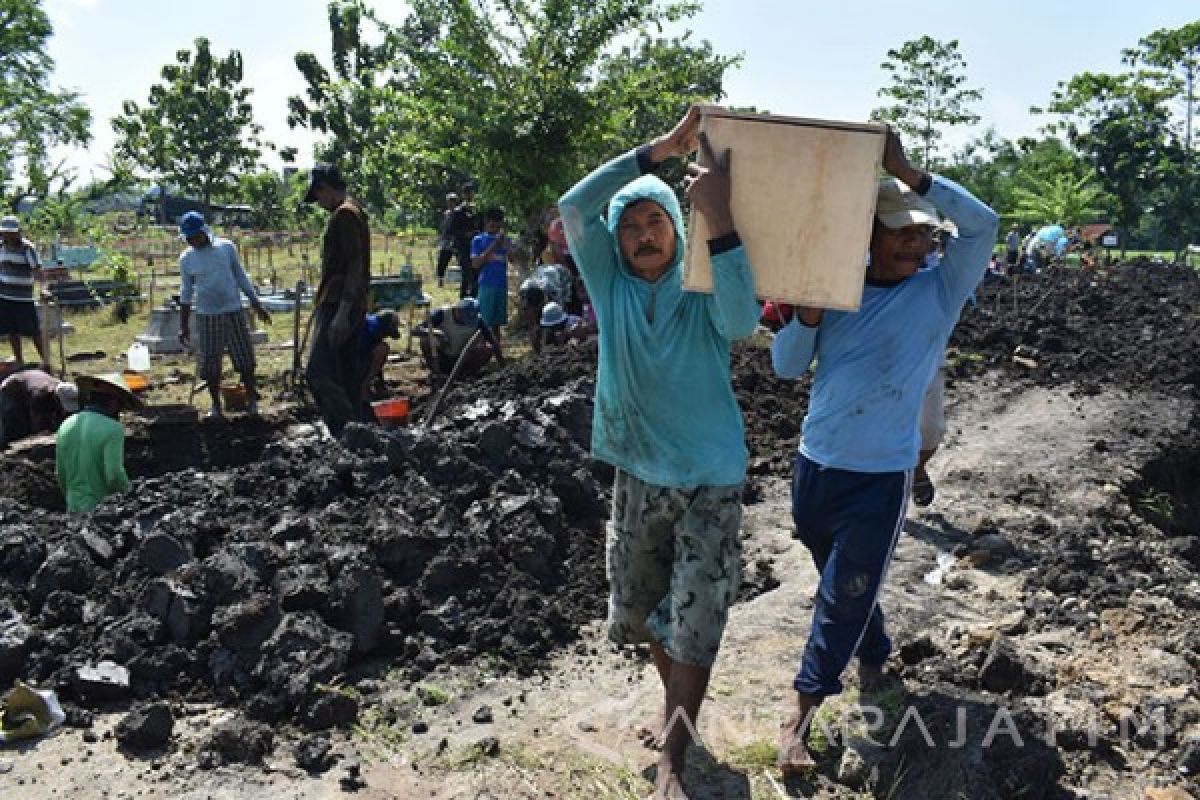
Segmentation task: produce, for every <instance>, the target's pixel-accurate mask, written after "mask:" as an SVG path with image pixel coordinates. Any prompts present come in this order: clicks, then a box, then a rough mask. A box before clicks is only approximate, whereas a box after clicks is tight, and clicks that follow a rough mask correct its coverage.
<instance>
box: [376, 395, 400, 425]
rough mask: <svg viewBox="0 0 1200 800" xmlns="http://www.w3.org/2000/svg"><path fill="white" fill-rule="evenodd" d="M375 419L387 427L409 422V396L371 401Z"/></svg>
mask: <svg viewBox="0 0 1200 800" xmlns="http://www.w3.org/2000/svg"><path fill="white" fill-rule="evenodd" d="M371 410H372V411H374V412H375V419H377V420H379V424H380V425H382V426H383V427H385V428H392V427H395V426H397V425H404V424H405V423H407V422H408V398H407V397H393V398H390V399H388V400H377V401H375V402H374V403H371Z"/></svg>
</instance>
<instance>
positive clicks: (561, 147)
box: [289, 0, 738, 219]
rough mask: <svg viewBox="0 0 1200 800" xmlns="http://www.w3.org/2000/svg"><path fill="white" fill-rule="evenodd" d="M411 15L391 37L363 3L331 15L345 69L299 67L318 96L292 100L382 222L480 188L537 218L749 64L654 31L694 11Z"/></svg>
mask: <svg viewBox="0 0 1200 800" xmlns="http://www.w3.org/2000/svg"><path fill="white" fill-rule="evenodd" d="M408 5H409V7H410V9H411V10H410V13H409V15H408V17H407V18H406V19H405V20H404V21H403V22H402V23H400V24H399V25H396V26H391V25H387V24H385V23H383V22H381V21H380V20H379V19H378V18H377V17H376V16H374V15H373V14H372V12H371V11H370V10H369V9H368V8H366V7H365V5H364V4H363V3H361V2H359V0H343V1H341V2H333V3H331V5H330V26H331V32H332V34H333V65H334V67H333V71H332V72H331V71H329V70H326V69H325V68H324V67H323V66H321V64H320V62H319V60H318V59H317V58H316V56H314V55H312V54H311V53H300V54H298V55H297V57H296V63H297V67H298V68H299V69H300V71H301V73H302V74H303V75H304V76H305V79H306V81H307V83H308V89H307V90H306V92H305V95H304V96H302V97H294V98H292V99H291V101H290V102H289V108H290V111H291V114H290V116H289V123H291V124H293V125H303V126H306V127H309V128H311V129H313V130H317V131H320V132H323V133H329V134H331V139H330V141H328V142H327V143H325V144H324V145H322V146H321V147H320V148H319V150H318V155H319V156H321V157H335V158H337V157H340V158H339V160H341V161H342V166H343V168H344V171H345V172H346V173H347V175H348V177H349V179H350V180H351V182H352V183H353V184H354V185H355V186H356V187H357V188H358V190H359V191H360V192H361V193H362V194H363V196H364V200H366V202H367V203H368V204H369V205H371V206H374V207H375V208H377V209H378V208H380V207H382V206H384V205H387V204H405V205H415V204H418V203H420V204H421V205H423V206H424V207H426V208H431V209H440V208H441V197H442V196H444V194H445V191H446V190H447V189H450V188H456V187H457V184H458V183H459V182H460V181H461V180H462V179H463V178H467V177H471V178H473V179H475V180H476V181H477V182H478V184H479V187H480V196H481V198H483V199H484V200H485V201H487V202H489V203H495V204H500V205H504V206H506V207H507V208H508V209H509V211H510V214H513V215H514V216H517V217H518V218H523V219H529V218H530V217H531V216H533V215H535V214H536V213H537V212H538V211H540V210H541V209H542V208H543V207H544V206H545V205H547V204H549V203H551V202H553V201H554V199H555V198H556V197H557V196H558V195H559V194H560V193H561V192H562V191H564V190H565V189H567V188H568V187H569V186H571V185H572V183H573V182H574V181H576V180H578V179H579V177H580V176H581V175H583V174H584V173H585V172H586V171H587V170H589V169H591V168H593V167H594V166H595V165H597V164H599V163H602V162H603V161H604V160H606V159H607V158H609V157H610V156H611V155H612V154H613V153H614V152H616V151H618V150H619V149H620V148H622V147H627V146H628V145H629V144H630V142H634V141H638V140H639V137H640V136H641V137H644V135H645V134H646V132H649V131H655V132H656V131H660V130H663V129H667V128H670V126H671V125H672V124H674V122H675V120H677V119H678V118H679V115H680V114H681V113H682V112H683V110H684V109H686V107H687V105H688V104H689V103H691V102H698V101H705V102H712V101H715V100H718V99H720V98H721V97H722V96H723V90H722V78H723V76H724V72H725V70H726V69H727V68H729V67H730V66H732V65H734V64H736V63H738V58H736V57H725V56H720V55H717V54H715V53H714V52H713V50H712V48H711V46H709V45H708V43H707V42H700V43H695V42H692V41H691V39H690V38H689V37H687V36H683V37H679V38H672V39H667V38H661V37H654V36H651V35H650V34H649V33H648V31H650V30H652V29H654V28H656V27H659V26H661V25H662V24H663V23H666V22H674V21H678V20H681V19H684V18H686V17H688V16H691V15H693V14H695V13H696V11H697V10H698V9H699V5H698V4H696V3H693V2H659V0H595V2H581V0H492V1H490V2H489V1H479V0H413V2H410V3H409V4H408ZM368 24H369V25H371V26H373V29H374V30H373V31H372V33H373V34H374V35H371V36H368V35H365V34H364V32H363V28H365V26H367V25H368ZM617 43H624V44H623V46H622V47H621V48H620V49H615V50H614V49H613V48H614V45H616V44H617Z"/></svg>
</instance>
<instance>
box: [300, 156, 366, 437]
mask: <svg viewBox="0 0 1200 800" xmlns="http://www.w3.org/2000/svg"><path fill="white" fill-rule="evenodd" d="M304 201H305V202H306V203H313V202H315V203H317V204H318V205H320V206H321V208H323V209H325V210H326V211H329V212H330V217H329V224H328V225H326V227H325V236H324V238H323V240H322V242H321V282H320V285H318V287H317V295H316V298H315V310H314V312H313V314H314V322H313V327H314V331H313V344H312V350H311V351H309V356H308V369H307V371H306V373H305V377H306V378H307V379H308V388H309V389H310V390H311V391H312V393H313V399H315V400H316V402H317V408H318V410H319V411H320V412H321V418H322V419H324V420H325V424H326V425H327V426H328V427H329V432H330V433H331V434H333V436H334V437H338V436H341V434H342V429H343V428H345V427H346V423H347V422H351V421H353V420H357V419H358V418H359V416H360V404H361V397H360V395H361V391H362V365H361V362H362V357H361V355H360V352H359V338H360V334H361V330H362V326H363V324H364V322H365V319H366V311H367V289H368V288H369V285H370V281H371V231H370V228H369V227H368V225H367V213H366V212H365V211H364V210H363V208H362V206H361V205H359V203H358V201H357V200H354V199H353V198H351V197H350V195H349V194H348V193H347V191H346V181H345V180H344V179H343V178H342V175H341V173H340V172H338V169H337V167H335V166H333V165H332V164H317V165H316V166H315V167H313V169H312V174H311V176H310V181H309V189H308V194H307V195H305V197H304Z"/></svg>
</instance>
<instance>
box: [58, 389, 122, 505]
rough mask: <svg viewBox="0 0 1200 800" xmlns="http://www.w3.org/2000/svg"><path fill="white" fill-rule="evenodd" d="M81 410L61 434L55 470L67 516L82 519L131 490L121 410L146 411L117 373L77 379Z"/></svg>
mask: <svg viewBox="0 0 1200 800" xmlns="http://www.w3.org/2000/svg"><path fill="white" fill-rule="evenodd" d="M75 382H76V385H77V386H78V387H79V393H80V395H81V398H82V409H81V410H80V412H79V413H78V414H74V415H72V416H71V417H69V418H68V419H67V421H66V422H64V423H63V424H62V426H61V427H60V428H59V429H58V436H57V439H56V442H57V449H56V451H55V466H56V470H57V473H58V485H59V488H61V489H62V492H63V495H64V496H65V497H66V499H67V511H69V512H72V513H80V514H84V513H87V512H89V511H91V510H92V509H93V508H95V507H96V506H97V505H99V504H100V502H101V501H102V500H104V498H106V497H108V496H109V495H112V494H116V493H117V492H124V491H126V490H128V489H129V477H128V476H127V475H126V474H125V428H124V427H123V426H122V425H121V421H120V415H121V412H122V411H136V410H138V409H140V408H142V401H141V400H139V399H138V398H137V396H136V395H134V393H133V392H132V391H130V390H129V386H128V385H127V384H126V383H125V379H124V377H122V376H121V375H119V374H115V373H114V374H108V375H81V376H79V377H78V378H77V379H76V381H75Z"/></svg>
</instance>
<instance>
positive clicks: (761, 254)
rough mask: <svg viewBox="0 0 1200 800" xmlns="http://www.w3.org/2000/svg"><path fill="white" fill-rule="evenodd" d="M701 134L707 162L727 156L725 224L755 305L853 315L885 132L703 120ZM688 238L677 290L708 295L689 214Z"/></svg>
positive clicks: (708, 275)
mask: <svg viewBox="0 0 1200 800" xmlns="http://www.w3.org/2000/svg"><path fill="white" fill-rule="evenodd" d="M701 130H703V131H704V132H705V133H706V134H707V136H708V140H709V143H710V144H711V145H712V148H713V152H714V153H716V154H718V155H719V154H720V153H721V152H722V151H723V150H724V149H725V148H727V147H728V148H730V149H731V150H732V157H731V162H732V167H731V172H732V176H733V197H732V206H733V219H734V224H735V225H736V226H737V230H738V233H739V234H740V235H741V238H742V243H743V244H744V245H745V247H746V253H747V255H748V256H749V258H750V264H751V268H752V269H753V271H754V279H755V289H756V293H757V294H758V296H759V297H760V298H763V299H769V300H780V301H783V302H786V303H793V304H797V305H805V306H813V307H819V308H832V309H839V310H845V311H855V310H857V309H858V307H859V304H860V303H861V302H862V290H863V280H864V275H865V271H866V258H867V251H868V248H869V245H870V240H871V226H872V221H873V219H874V216H875V195H876V190H877V186H878V180H879V169H880V164H881V163H882V160H883V146H884V142H885V138H886V128H885V127H884V126H883V125H876V124H858V123H848V122H829V121H822V120H812V119H799V118H794V117H779V116H770V115H764V114H734V113H730V112H725V111H710V112H706V113H705V115H704V117H703V120H702V122H701ZM700 163H701V164H703V163H704V159H703V153H701V154H700ZM688 231H689V235H688V246H687V260H686V263H685V265H684V288H686V289H689V290H691V291H699V292H711V291H712V265H711V264H710V262H709V257H708V244H707V242H708V239H709V238H710V237H709V233H708V230H707V229H706V227H705V225H704V219H703V217H702V216H701V215H699V214H697V213H695V212H693V213H692V215H691V221H690V223H689V225H688Z"/></svg>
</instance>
